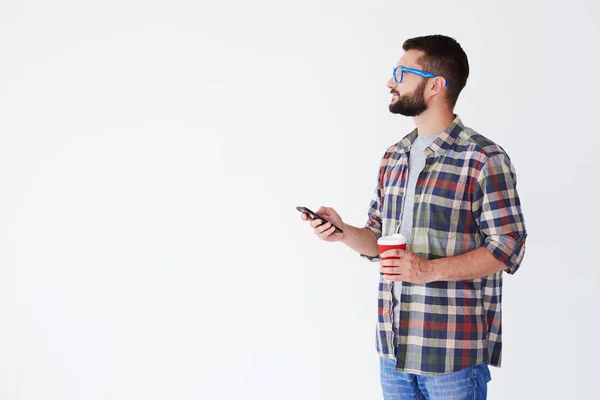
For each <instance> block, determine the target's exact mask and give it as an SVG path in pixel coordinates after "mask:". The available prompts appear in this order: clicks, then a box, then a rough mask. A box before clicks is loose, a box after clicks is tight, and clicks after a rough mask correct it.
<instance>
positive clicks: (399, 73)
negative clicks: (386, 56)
mask: <svg viewBox="0 0 600 400" xmlns="http://www.w3.org/2000/svg"><path fill="white" fill-rule="evenodd" d="M405 72H410V73H411V74H415V75H419V76H422V77H424V78H435V77H436V76H439V75H436V74H433V73H431V72H427V71H421V70H420V69H413V68H406V67H403V66H402V65H398V66H397V67H394V80H395V81H396V83H401V82H402V78H403V77H404V73H405ZM446 86H450V83H448V82H447V81H446Z"/></svg>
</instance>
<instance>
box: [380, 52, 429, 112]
mask: <svg viewBox="0 0 600 400" xmlns="http://www.w3.org/2000/svg"><path fill="white" fill-rule="evenodd" d="M423 54H424V53H423V52H422V51H417V50H408V51H407V52H405V53H404V55H403V56H402V58H400V61H398V64H397V65H402V66H404V67H408V68H414V69H423V67H422V66H421V65H419V64H417V60H418V59H419V57H421V56H422V55H423ZM426 84H427V79H425V78H423V77H421V76H419V75H415V74H411V73H408V72H406V73H404V76H403V78H402V82H401V83H396V81H395V80H394V77H393V76H392V77H391V78H390V80H389V81H388V83H387V87H388V89H390V93H391V94H392V101H391V103H390V105H389V109H390V112H392V113H394V114H402V115H405V116H407V117H415V116H417V115H419V114H421V113H422V112H423V111H425V110H427V104H425V96H424V92H425V85H426Z"/></svg>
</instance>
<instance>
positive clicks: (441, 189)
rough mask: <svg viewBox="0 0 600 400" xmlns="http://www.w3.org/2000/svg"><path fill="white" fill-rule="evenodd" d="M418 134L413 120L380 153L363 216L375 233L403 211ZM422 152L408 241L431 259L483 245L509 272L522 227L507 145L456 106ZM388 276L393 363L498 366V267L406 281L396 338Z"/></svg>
mask: <svg viewBox="0 0 600 400" xmlns="http://www.w3.org/2000/svg"><path fill="white" fill-rule="evenodd" d="M416 137H417V130H416V129H415V130H414V131H413V132H411V133H410V134H408V135H407V136H406V137H404V138H403V139H402V140H401V141H400V142H399V143H396V144H394V145H393V146H391V147H390V148H389V149H388V150H387V151H386V153H385V155H384V156H383V158H382V161H381V166H380V170H379V175H378V183H377V186H376V188H375V192H374V194H373V198H372V200H371V204H370V208H369V213H368V214H369V219H368V221H367V224H366V227H368V228H370V229H371V230H372V231H373V232H374V233H375V235H376V236H377V237H378V238H379V237H381V235H382V234H383V235H391V234H393V233H395V232H396V230H397V227H398V224H399V223H400V221H401V219H402V207H403V203H404V201H403V200H404V192H405V190H406V185H407V180H408V165H409V164H408V157H409V154H410V150H411V146H412V143H413V142H414V140H415V138H416ZM425 156H426V163H425V168H424V169H423V171H422V172H421V173H420V175H419V178H418V180H417V185H416V189H415V199H414V209H413V230H412V238H411V239H410V240H409V242H408V243H407V249H408V250H409V251H411V252H413V253H415V254H417V255H418V256H421V257H423V258H425V259H428V260H431V259H436V258H442V257H450V256H456V255H459V254H463V253H466V252H468V251H471V250H475V249H477V248H479V247H482V246H483V247H485V248H486V249H488V250H489V251H490V252H491V253H492V254H493V255H494V257H495V258H496V259H498V260H500V261H502V262H503V263H504V264H506V267H507V270H506V271H507V272H508V273H509V274H514V273H515V271H516V270H517V269H518V268H519V265H520V264H521V260H522V259H523V255H524V252H525V238H526V237H527V232H526V230H525V224H524V220H523V215H522V214H521V207H520V202H519V196H518V194H517V190H516V175H515V170H514V168H513V166H512V164H511V162H510V159H509V157H508V155H507V154H506V153H505V152H504V150H503V149H502V148H501V147H500V146H498V145H497V144H495V143H493V142H492V141H490V140H489V139H487V138H485V137H483V136H482V135H480V134H478V133H477V132H475V131H473V130H471V129H470V128H467V127H465V126H464V125H463V124H462V122H461V120H460V118H459V117H458V116H457V117H456V118H455V119H454V121H453V122H452V124H451V125H450V126H449V127H448V128H447V129H446V131H445V132H443V133H442V134H441V135H440V137H438V138H437V139H436V140H435V142H433V144H432V145H431V146H429V147H428V148H427V149H426V151H425ZM363 256H364V255H363ZM364 257H366V256H364ZM367 258H369V257H367ZM369 259H370V260H372V261H379V258H378V257H377V258H369ZM392 285H393V282H392V281H389V280H387V279H385V278H384V277H383V276H380V280H379V295H378V323H377V351H378V352H379V354H380V355H381V356H383V357H387V358H395V359H396V360H397V361H396V369H397V370H398V371H403V372H409V373H415V374H421V375H438V374H444V373H449V372H454V371H459V370H461V369H464V368H467V367H470V366H473V365H477V364H479V363H482V362H488V363H489V364H490V365H494V366H497V367H499V366H500V363H501V348H502V308H501V305H502V271H501V272H497V273H494V274H491V275H489V276H486V277H483V278H480V279H473V280H468V281H457V282H443V281H440V282H431V283H427V284H413V283H409V282H402V290H401V298H400V303H401V305H400V315H399V320H400V324H399V330H398V337H397V338H394V337H393V336H394V332H393V331H392V317H393V316H392V312H393V307H392ZM394 339H396V341H394ZM394 343H398V346H397V347H395V346H394Z"/></svg>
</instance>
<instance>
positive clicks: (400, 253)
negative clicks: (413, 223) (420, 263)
mask: <svg viewBox="0 0 600 400" xmlns="http://www.w3.org/2000/svg"><path fill="white" fill-rule="evenodd" d="M406 253H407V251H406V250H402V249H391V250H386V251H384V252H383V253H381V258H388V257H400V258H402V257H404V256H405V255H406Z"/></svg>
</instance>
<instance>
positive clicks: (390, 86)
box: [386, 76, 398, 89]
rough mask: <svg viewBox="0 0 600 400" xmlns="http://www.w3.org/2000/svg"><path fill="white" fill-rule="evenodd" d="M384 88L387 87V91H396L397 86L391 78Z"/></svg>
mask: <svg viewBox="0 0 600 400" xmlns="http://www.w3.org/2000/svg"><path fill="white" fill-rule="evenodd" d="M386 86H387V88H388V89H396V88H397V87H398V84H397V83H396V81H395V80H394V77H393V76H392V77H391V78H390V79H389V80H388V81H387V85H386Z"/></svg>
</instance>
